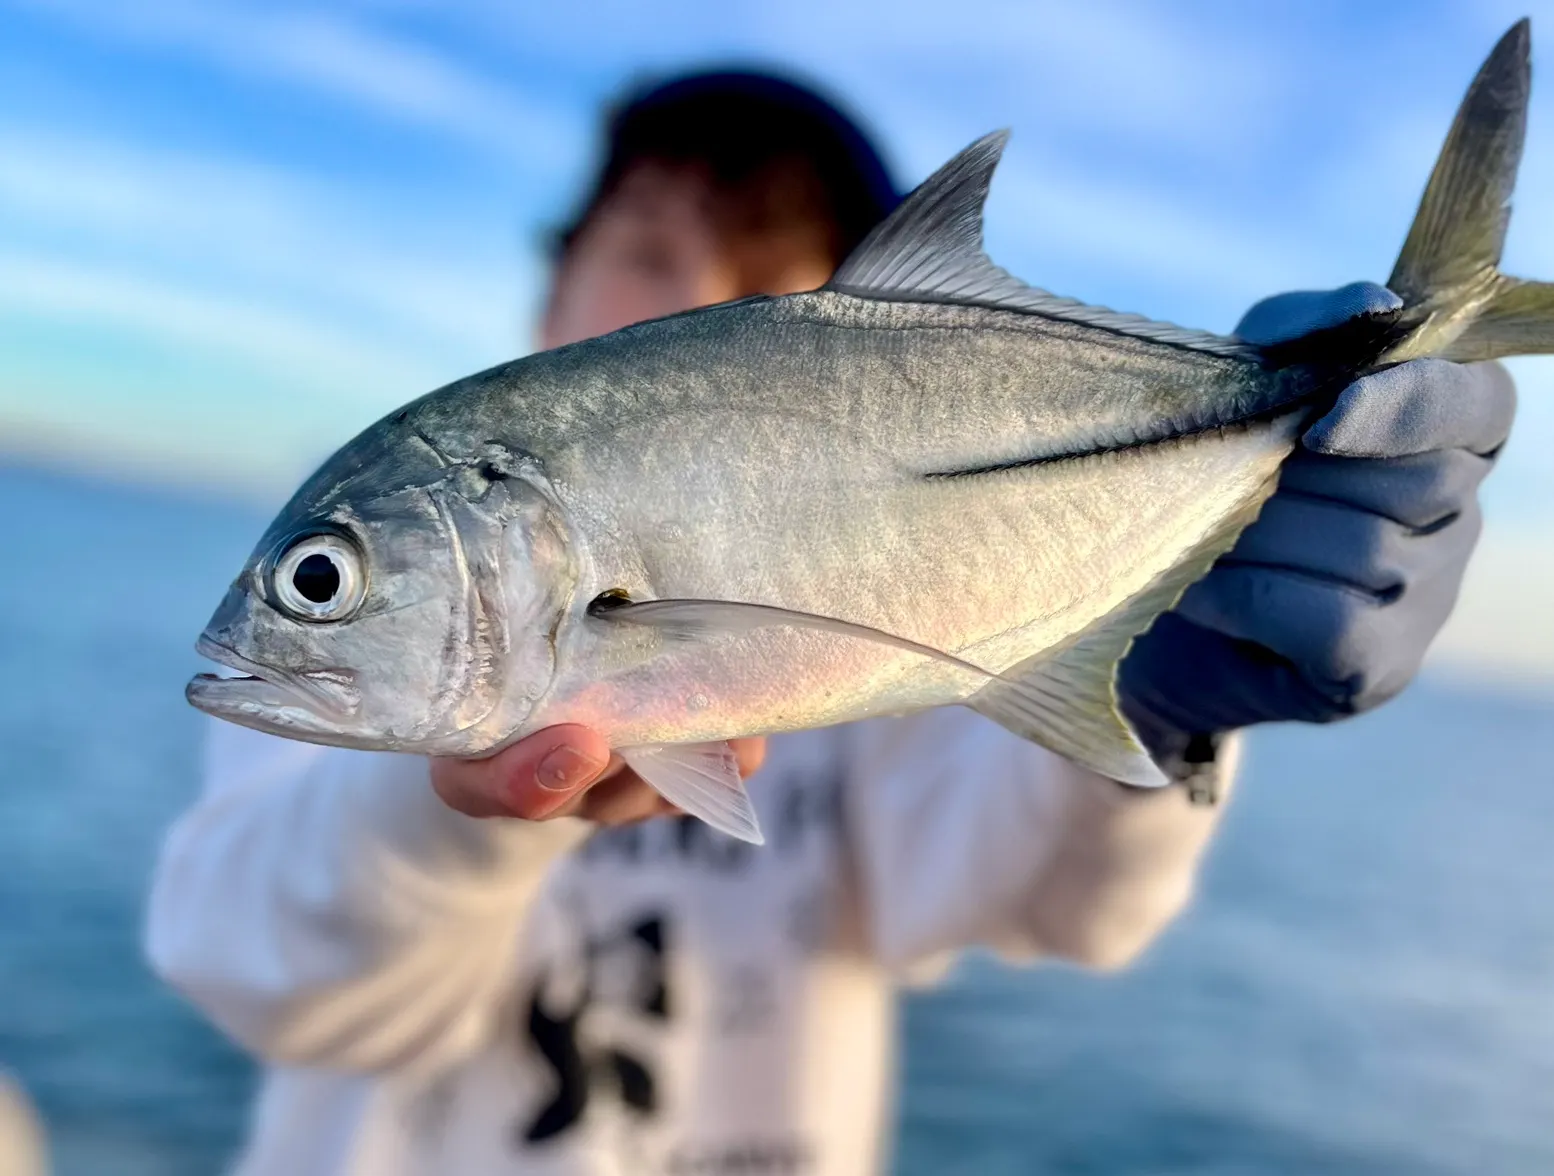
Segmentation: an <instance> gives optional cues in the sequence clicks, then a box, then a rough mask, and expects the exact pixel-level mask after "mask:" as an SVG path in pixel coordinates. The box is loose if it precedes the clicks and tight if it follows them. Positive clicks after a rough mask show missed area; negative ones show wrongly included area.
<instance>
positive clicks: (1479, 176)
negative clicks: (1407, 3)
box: [1382, 18, 1554, 363]
mask: <svg viewBox="0 0 1554 1176" xmlns="http://www.w3.org/2000/svg"><path fill="white" fill-rule="evenodd" d="M1531 46H1532V33H1531V28H1530V25H1529V22H1528V21H1527V20H1526V19H1525V18H1524V19H1522V20H1520V21H1518V22H1517V23H1516V24H1515V25H1513V26H1512V27H1511V29H1510V31H1509V32H1507V33H1506V34H1505V36H1503V37H1501V38H1500V42H1499V44H1497V45H1496V46H1495V48H1494V51H1493V52H1491V53H1490V55H1489V57H1488V59H1487V60H1486V61H1485V62H1484V64H1483V66H1481V67H1480V69H1479V71H1478V76H1477V77H1475V78H1474V79H1473V84H1472V85H1471V86H1469V87H1468V92H1467V95H1466V97H1464V98H1463V100H1462V105H1461V106H1460V107H1458V109H1457V117H1456V119H1455V120H1454V121H1453V122H1452V127H1451V131H1450V132H1449V133H1448V134H1447V136H1446V143H1445V145H1444V146H1443V147H1442V148H1441V154H1440V158H1439V159H1437V160H1436V163H1435V170H1434V171H1433V172H1431V173H1430V182H1429V184H1427V185H1426V186H1425V192H1424V196H1423V197H1422V198H1421V199H1420V201H1419V211H1418V213H1417V214H1416V215H1415V217H1414V223H1413V225H1412V226H1411V227H1410V228H1409V231H1408V239H1407V240H1406V241H1404V242H1403V251H1402V252H1401V253H1400V254H1399V255H1398V259H1397V264H1396V265H1395V266H1394V267H1393V269H1392V277H1391V278H1389V279H1388V280H1387V285H1388V287H1389V288H1391V289H1392V290H1393V291H1394V292H1395V293H1397V295H1398V296H1399V297H1401V298H1402V299H1403V302H1404V311H1403V315H1402V318H1401V321H1400V322H1399V324H1398V325H1399V327H1400V328H1402V329H1403V331H1404V333H1403V334H1402V337H1401V338H1399V339H1398V341H1397V343H1396V344H1395V345H1394V346H1393V347H1392V348H1391V349H1390V350H1388V351H1387V352H1386V354H1385V355H1383V356H1382V362H1383V363H1396V362H1399V361H1402V360H1405V359H1413V358H1415V357H1417V356H1421V355H1435V356H1440V357H1441V358H1443V359H1455V360H1480V359H1497V358H1500V357H1501V356H1508V355H1534V354H1544V353H1550V352H1554V283H1547V282H1527V281H1522V280H1521V279H1519V278H1512V277H1508V276H1506V275H1505V274H1502V273H1501V272H1500V270H1499V265H1500V252H1501V249H1502V247H1503V246H1504V245H1505V232H1506V227H1507V225H1508V224H1509V223H1510V219H1511V190H1512V189H1513V188H1514V187H1515V185H1516V171H1517V167H1518V165H1519V164H1520V163H1521V159H1522V143H1523V141H1524V139H1525V138H1526V132H1527V102H1528V97H1529V95H1530V93H1531V89H1532V65H1531Z"/></svg>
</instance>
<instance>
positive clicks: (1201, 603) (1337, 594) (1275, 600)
mask: <svg viewBox="0 0 1554 1176" xmlns="http://www.w3.org/2000/svg"><path fill="white" fill-rule="evenodd" d="M1480 526H1481V520H1480V516H1479V512H1478V509H1477V507H1476V506H1474V507H1472V508H1471V509H1469V510H1466V511H1464V512H1463V515H1462V516H1461V517H1460V518H1459V519H1457V520H1456V521H1455V522H1453V523H1452V524H1450V525H1449V526H1448V527H1446V528H1444V529H1443V530H1441V531H1438V532H1436V533H1434V534H1431V535H1427V536H1415V537H1411V539H1410V542H1414V543H1419V544H1425V545H1429V546H1430V547H1431V548H1432V549H1433V550H1432V551H1430V552H1429V553H1428V555H1429V562H1430V563H1431V564H1433V565H1434V566H1433V568H1432V569H1431V570H1430V571H1429V572H1428V573H1425V574H1420V575H1418V576H1414V577H1411V578H1409V579H1408V580H1407V581H1406V582H1405V583H1404V585H1403V590H1402V591H1401V592H1399V593H1397V594H1396V595H1394V596H1392V597H1391V598H1389V599H1384V598H1382V597H1380V596H1378V595H1377V594H1376V593H1374V592H1370V591H1367V590H1366V589H1363V588H1359V587H1355V586H1352V585H1349V584H1346V583H1341V582H1338V581H1335V580H1332V579H1328V578H1325V577H1322V576H1320V575H1312V574H1308V573H1303V572H1300V571H1295V570H1292V569H1289V568H1286V567H1279V568H1272V567H1267V566H1263V565H1258V564H1237V563H1234V562H1230V563H1224V564H1221V565H1220V566H1217V567H1215V569H1214V570H1213V572H1211V573H1210V575H1209V576H1207V577H1205V578H1204V579H1203V580H1202V581H1200V582H1199V583H1197V584H1195V585H1193V587H1192V588H1191V589H1189V590H1188V592H1187V594H1186V595H1185V596H1184V597H1183V599H1182V602H1181V603H1180V604H1179V605H1178V606H1177V610H1176V611H1177V612H1178V613H1180V614H1181V615H1182V616H1183V617H1185V618H1186V619H1187V620H1189V621H1192V622H1193V623H1195V624H1197V625H1200V626H1202V627H1203V628H1206V629H1212V630H1215V631H1216V632H1220V633H1223V634H1225V635H1226V636H1229V637H1235V638H1239V639H1240V640H1243V641H1251V642H1255V643H1257V644H1259V645H1262V646H1264V647H1265V648H1267V649H1269V650H1271V651H1273V652H1274V653H1276V654H1278V655H1280V656H1281V657H1284V658H1286V659H1288V660H1289V661H1290V662H1292V663H1294V665H1295V666H1296V667H1297V668H1298V669H1299V670H1300V671H1301V672H1302V673H1304V674H1305V675H1306V677H1307V678H1308V679H1309V680H1310V681H1311V682H1312V683H1313V685H1315V686H1316V687H1317V688H1318V689H1320V690H1322V691H1323V692H1324V693H1328V694H1330V695H1331V696H1332V697H1334V698H1341V699H1347V700H1348V701H1347V705H1348V706H1349V707H1350V708H1351V709H1364V708H1365V707H1366V706H1370V705H1374V704H1375V703H1376V702H1378V701H1381V700H1382V699H1384V698H1388V697H1391V695H1392V694H1393V693H1395V692H1396V691H1397V690H1399V689H1401V688H1402V686H1403V684H1404V683H1406V682H1407V681H1408V679H1409V678H1410V677H1412V676H1413V673H1414V671H1415V670H1416V669H1417V668H1418V666H1419V663H1420V661H1421V660H1422V659H1423V657H1424V654H1425V650H1426V649H1427V648H1428V646H1429V643H1430V641H1431V640H1432V639H1433V638H1434V636H1435V634H1436V633H1437V632H1438V631H1439V630H1440V627H1441V625H1443V624H1444V623H1445V621H1446V618H1447V616H1449V615H1450V613H1451V609H1452V605H1453V604H1454V603H1455V602H1456V598H1457V592H1458V589H1459V588H1460V587H1461V583H1462V574H1463V571H1464V570H1465V568H1466V566H1467V560H1466V555H1467V553H1468V552H1469V551H1471V550H1472V546H1473V544H1474V542H1475V541H1476V540H1477V537H1478V533H1479V530H1480Z"/></svg>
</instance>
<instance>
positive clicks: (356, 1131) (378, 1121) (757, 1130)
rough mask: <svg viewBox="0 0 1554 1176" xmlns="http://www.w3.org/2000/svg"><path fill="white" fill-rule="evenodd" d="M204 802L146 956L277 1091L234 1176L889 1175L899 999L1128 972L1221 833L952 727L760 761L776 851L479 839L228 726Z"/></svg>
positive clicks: (338, 756)
mask: <svg viewBox="0 0 1554 1176" xmlns="http://www.w3.org/2000/svg"><path fill="white" fill-rule="evenodd" d="M1218 771H1219V773H1220V775H1221V776H1222V777H1223V778H1224V779H1223V780H1222V783H1224V782H1227V781H1228V776H1229V774H1230V771H1231V769H1230V767H1229V766H1227V765H1224V764H1223V763H1222V766H1221V767H1220V768H1219V769H1218ZM207 776H208V779H207V786H206V789H205V792H204V794H203V796H202V797H201V799H200V800H199V802H198V803H197V804H196V805H195V806H194V808H193V809H192V810H191V811H190V812H188V813H187V814H186V815H185V816H184V817H183V818H182V819H181V820H180V821H179V823H178V824H177V825H176V826H175V827H174V828H173V830H172V831H171V833H170V835H169V837H168V839H167V842H166V845H165V847H164V850H163V853H162V857H161V861H160V864H159V867H158V871H157V875H156V880H155V885H154V889H153V894H152V898H151V904H150V917H149V926H148V932H147V942H148V951H149V955H150V958H151V960H152V963H153V965H154V967H155V968H156V970H157V971H158V972H159V973H160V974H161V975H162V976H164V977H165V978H167V979H168V980H169V981H171V982H172V983H173V984H174V985H176V986H177V987H179V988H180V989H182V990H183V991H184V992H185V993H186V994H187V995H188V996H189V997H190V998H191V999H192V1000H194V1001H195V1002H196V1003H197V1004H198V1005H200V1006H201V1007H202V1008H203V1009H204V1010H205V1011H206V1012H207V1013H208V1014H209V1016H210V1017H211V1018H212V1019H213V1020H214V1021H215V1022H216V1023H217V1024H218V1025H219V1026H221V1027H222V1028H223V1029H225V1030H226V1031H227V1032H228V1033H229V1034H231V1035H232V1036H233V1037H234V1038H236V1039H237V1040H238V1041H239V1042H241V1043H243V1044H244V1045H245V1046H247V1047H248V1048H249V1049H251V1050H253V1051H254V1052H255V1053H256V1054H258V1055H259V1056H260V1057H261V1058H263V1059H264V1060H265V1061H266V1062H267V1063H268V1064H269V1069H268V1072H267V1075H266V1080H265V1084H264V1088H263V1093H262V1096H261V1099H260V1102H259V1105H258V1107H257V1110H256V1114H255V1119H254V1123H253V1127H252V1131H251V1138H250V1141H249V1144H248V1146H247V1149H246V1151H245V1153H244V1155H243V1157H242V1159H241V1160H240V1162H239V1164H238V1167H237V1171H238V1173H240V1174H241V1176H497V1174H507V1173H554V1174H566V1176H576V1174H588V1176H603V1174H611V1176H613V1174H616V1173H632V1174H634V1176H635V1174H659V1173H662V1174H664V1176H703V1174H714V1173H724V1172H739V1173H785V1174H787V1173H792V1174H803V1176H858V1174H859V1173H866V1172H870V1171H874V1170H876V1169H877V1167H878V1166H879V1163H880V1160H881V1157H880V1154H879V1144H880V1139H881V1137H882V1134H883V1132H882V1127H883V1125H884V1123H885V1118H886V1114H887V1104H888V1098H889V1093H890V1079H891V1074H892V1069H893V1067H892V1064H891V1062H892V1040H891V1036H892V1019H893V1007H892V993H893V991H894V989H895V986H896V984H897V983H898V982H900V981H901V980H902V979H904V978H907V977H909V976H912V975H914V974H915V975H917V976H919V977H921V976H924V975H929V974H933V973H935V972H936V971H937V969H938V968H939V967H940V966H941V965H942V964H943V963H944V962H946V961H947V960H948V959H950V958H951V957H953V955H954V953H956V952H957V951H959V950H962V949H964V948H967V947H971V946H977V945H981V946H987V947H991V948H994V949H996V950H998V951H1000V952H1002V953H1005V954H1006V955H1009V956H1012V957H1015V958H1027V959H1028V958H1034V957H1037V956H1040V955H1044V954H1055V955H1061V956H1065V957H1067V958H1070V959H1074V960H1078V961H1080V962H1083V963H1089V964H1094V965H1099V966H1110V965H1117V964H1120V963H1122V962H1125V961H1126V960H1128V959H1129V958H1131V957H1132V956H1133V955H1134V954H1135V953H1136V952H1138V951H1139V950H1140V949H1141V948H1142V947H1143V946H1144V945H1145V944H1146V943H1147V942H1148V941H1149V939H1150V938H1151V937H1152V936H1153V935H1154V934H1156V932H1157V931H1158V930H1159V929H1160V928H1161V927H1162V926H1164V924H1165V923H1166V922H1167V921H1168V920H1169V919H1170V918H1171V916H1172V915H1173V914H1174V913H1175V912H1176V911H1177V910H1178V909H1180V907H1181V906H1182V905H1183V903H1184V902H1185V901H1186V899H1187V897H1188V895H1189V892H1190V890H1191V886H1192V881H1193V876H1194V873H1195V869H1196V865H1197V861H1198V859H1199V857H1200V854H1201V852H1202V849H1203V846H1204V845H1205V843H1206V841H1207V839H1208V837H1209V835H1210V833H1211V831H1212V827H1213V824H1214V822H1215V820H1216V819H1217V813H1218V808H1217V807H1203V806H1193V805H1190V804H1189V803H1188V801H1187V798H1186V796H1185V795H1184V792H1183V790H1182V789H1180V788H1171V789H1166V790H1162V791H1160V792H1157V793H1137V792H1131V791H1128V790H1125V789H1123V788H1122V787H1120V786H1119V785H1116V784H1114V783H1112V782H1111V781H1107V780H1102V779H1099V778H1096V777H1094V776H1091V775H1089V774H1087V773H1085V772H1083V771H1081V770H1079V769H1077V768H1074V767H1073V766H1071V765H1069V764H1068V763H1066V762H1064V761H1061V760H1059V759H1057V758H1056V757H1053V756H1051V755H1049V754H1047V753H1046V752H1043V751H1042V750H1041V749H1039V748H1037V747H1034V746H1032V745H1031V744H1029V743H1025V742H1023V741H1022V740H1019V739H1017V738H1015V737H1014V736H1012V735H1010V734H1008V733H1007V732H1005V731H1003V730H1001V729H999V728H998V727H996V726H994V725H993V724H991V723H989V722H986V721H985V720H982V719H980V718H978V717H976V716H974V715H972V714H970V713H969V712H965V711H960V710H942V711H936V712H931V713H928V714H925V715H919V716H916V717H914V718H910V719H881V720H874V721H871V722H867V723H859V724H855V725H852V726H848V727H839V728H833V729H831V730H827V731H818V732H809V733H805V734H800V735H789V736H783V737H780V738H776V739H773V740H772V741H771V744H770V748H769V754H768V759H767V763H766V766H765V767H764V768H763V770H762V771H761V772H760V773H758V774H757V775H756V776H755V777H754V778H753V779H752V780H751V781H750V783H749V787H750V791H751V795H752V797H753V799H754V802H755V805H756V808H757V810H758V812H759V814H760V820H761V824H762V826H763V828H764V829H765V830H766V831H767V834H768V842H767V845H766V846H764V847H762V848H756V847H753V846H750V845H746V844H743V843H741V842H735V841H732V840H730V839H727V838H724V837H722V836H721V835H719V834H716V833H714V832H712V831H710V830H709V829H708V828H707V827H706V826H704V825H702V824H700V823H699V822H696V821H693V820H691V819H689V818H679V819H675V818H660V819H656V820H653V821H649V822H646V823H643V824H640V825H635V826H630V827H625V828H621V829H614V830H602V831H594V830H593V829H592V828H591V827H590V826H588V825H586V824H584V823H583V822H580V821H574V820H564V821H553V822H545V823H529V822H522V821H515V820H489V821H476V820H472V819H470V818H467V817H463V816H460V815H459V814H457V813H454V812H452V811H451V810H449V809H447V808H446V807H444V806H443V805H442V804H441V803H440V802H439V801H438V800H437V799H436V798H435V796H434V795H433V793H432V791H431V788H430V786H429V778H428V767H427V764H426V761H425V760H421V759H417V758H414V757H411V756H403V755H389V754H383V755H375V754H368V753H362V752H347V751H339V750H333V749H323V748H317V747H312V746H309V745H305V744H300V743H291V742H287V741H284V740H279V739H274V738H270V737H267V736H263V735H257V734H254V733H252V732H249V731H244V730H242V729H240V728H236V727H230V726H226V725H221V724H217V725H216V726H215V728H214V730H213V732H212V736H211V740H210V745H209V753H208V762H207Z"/></svg>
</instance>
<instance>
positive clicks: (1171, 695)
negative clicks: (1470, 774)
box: [1118, 283, 1516, 777]
mask: <svg viewBox="0 0 1554 1176" xmlns="http://www.w3.org/2000/svg"><path fill="white" fill-rule="evenodd" d="M1397 305H1398V300H1397V298H1396V296H1394V295H1393V294H1392V293H1391V292H1390V291H1388V290H1386V289H1384V288H1383V287H1381V286H1376V285H1373V284H1371V283H1357V284H1355V285H1352V286H1345V287H1343V288H1342V289H1340V290H1335V291H1330V292H1322V293H1299V294H1281V295H1278V296H1276V297H1274V298H1270V299H1267V300H1266V301H1263V302H1260V303H1258V304H1257V305H1256V306H1254V307H1253V308H1252V309H1251V310H1250V311H1248V312H1247V315H1246V317H1245V318H1244V319H1242V320H1241V323H1240V325H1239V326H1238V327H1237V329H1236V333H1237V334H1238V335H1240V336H1241V337H1242V338H1244V339H1247V340H1248V341H1250V342H1254V343H1258V344H1264V345H1267V344H1271V343H1280V342H1288V341H1291V340H1293V339H1297V338H1300V337H1301V336H1303V335H1306V334H1308V333H1310V332H1312V331H1315V330H1321V329H1324V328H1328V327H1334V326H1338V325H1341V324H1343V323H1344V322H1346V321H1348V320H1349V319H1350V318H1352V317H1354V316H1356V315H1361V314H1367V313H1375V312H1377V311H1383V310H1388V309H1391V308H1394V307H1396V306H1397ZM1515 408H1516V389H1515V385H1514V384H1513V383H1512V382H1511V378H1510V376H1509V375H1508V374H1507V373H1506V371H1505V369H1504V368H1502V367H1501V366H1500V365H1499V364H1496V363H1483V364H1473V365H1470V366H1464V365H1460V364H1454V363H1448V362H1446V361H1444V360H1437V359H1416V360H1412V361H1410V362H1408V363H1403V364H1399V365H1398V366H1396V367H1393V368H1388V369H1386V370H1385V371H1381V372H1377V373H1375V374H1374V375H1369V376H1366V377H1364V378H1363V379H1360V380H1357V381H1355V383H1353V384H1351V385H1350V386H1349V387H1348V388H1347V389H1345V390H1344V392H1343V393H1342V394H1341V395H1340V396H1339V398H1338V403H1337V405H1336V406H1335V407H1334V408H1333V409H1332V411H1331V412H1329V413H1328V414H1327V415H1326V416H1324V417H1322V418H1321V419H1320V420H1318V421H1317V422H1316V423H1315V424H1314V425H1312V426H1311V427H1310V428H1309V429H1308V430H1307V431H1306V434H1305V436H1304V437H1303V438H1302V440H1301V445H1300V446H1299V447H1298V448H1297V449H1296V450H1295V452H1294V453H1293V454H1292V455H1291V456H1290V458H1289V459H1288V460H1287V461H1286V463H1285V466H1284V469H1283V471H1282V474H1281V476H1280V480H1279V489H1278V491H1277V492H1276V493H1275V494H1274V495H1273V497H1272V498H1270V499H1269V500H1268V503H1267V504H1266V505H1265V506H1264V508H1263V512H1262V514H1261V516H1260V517H1259V518H1258V520H1257V522H1256V523H1254V524H1253V525H1252V526H1251V527H1249V528H1247V530H1246V532H1245V533H1244V534H1243V535H1242V536H1241V539H1240V541H1239V542H1238V543H1237V544H1236V546H1235V548H1234V549H1233V550H1232V551H1231V552H1230V553H1229V554H1227V555H1225V556H1224V557H1223V558H1221V559H1220V561H1219V562H1218V563H1217V564H1216V565H1215V566H1214V568H1213V570H1212V571H1211V572H1210V573H1209V574H1208V575H1207V576H1205V577H1204V578H1203V579H1202V580H1200V581H1199V582H1198V583H1197V584H1195V585H1193V586H1192V587H1191V588H1190V589H1188V591H1187V593H1186V594H1185V595H1184V596H1183V598H1182V600H1181V602H1180V604H1178V605H1177V607H1176V609H1175V610H1173V611H1172V612H1169V613H1166V614H1165V615H1164V616H1162V617H1161V618H1160V619H1159V620H1158V621H1157V622H1156V623H1155V625H1154V627H1153V628H1152V629H1151V630H1150V631H1149V632H1148V633H1146V634H1145V635H1144V636H1142V637H1140V638H1139V640H1138V641H1136V642H1135V643H1134V646H1133V648H1132V649H1131V650H1130V651H1129V652H1128V655H1127V657H1126V658H1124V660H1123V663H1122V666H1121V668H1120V671H1119V674H1118V693H1119V697H1120V702H1121V704H1122V710H1123V713H1124V714H1125V715H1126V716H1127V717H1128V719H1129V720H1130V721H1131V722H1132V723H1133V725H1134V727H1135V728H1136V729H1137V730H1138V732H1139V736H1140V738H1142V739H1143V740H1144V743H1145V745H1146V746H1147V747H1148V748H1149V749H1150V751H1151V752H1152V753H1154V755H1155V757H1156V759H1157V760H1158V761H1159V762H1160V763H1161V765H1162V767H1164V768H1165V769H1166V770H1167V772H1171V773H1174V774H1176V775H1178V776H1183V777H1185V776H1188V775H1190V774H1191V770H1192V765H1193V764H1194V763H1198V762H1202V761H1205V760H1208V759H1212V751H1213V744H1214V738H1213V737H1214V736H1217V735H1218V734H1220V733H1223V732H1226V731H1230V730H1234V729H1236V728H1239V727H1247V726H1251V725H1252V724H1254V723H1268V722H1277V721H1280V720H1291V719H1293V720H1300V721H1302V722H1308V723H1324V722H1329V721H1331V720H1333V719H1339V718H1343V717H1345V716H1347V715H1353V714H1358V713H1359V712H1361V711H1365V710H1369V709H1370V708H1372V707H1374V706H1377V705H1379V704H1380V703H1382V702H1385V701H1386V700H1387V699H1389V698H1391V697H1392V696H1393V695H1395V694H1397V693H1398V691H1400V690H1402V689H1403V687H1404V686H1405V685H1407V684H1408V682H1409V680H1410V679H1411V678H1412V677H1413V676H1414V673H1415V672H1416V671H1417V670H1418V668H1419V664H1420V662H1421V660H1422V659H1423V658H1424V654H1425V650H1426V649H1427V648H1428V647H1429V645H1430V642H1431V641H1432V640H1433V639H1434V637H1435V635H1436V633H1438V632H1439V631H1440V628H1441V626H1442V625H1443V624H1444V623H1445V621H1446V618H1447V615H1448V614H1449V613H1450V612H1451V609H1452V605H1453V604H1454V603H1455V602H1456V599H1457V590H1458V587H1459V586H1460V584H1461V583H1462V575H1463V571H1464V570H1465V569H1466V567H1467V562H1468V555H1469V553H1470V552H1471V551H1472V550H1473V545H1474V543H1475V542H1476V541H1477V539H1478V534H1479V529H1480V523H1481V519H1480V515H1479V508H1478V502H1477V497H1476V491H1477V488H1478V484H1479V483H1480V482H1481V481H1483V479H1484V477H1485V475H1487V474H1488V473H1489V470H1490V468H1491V466H1492V465H1493V464H1494V460H1495V456H1496V454H1497V453H1498V452H1499V450H1500V447H1501V445H1502V444H1504V442H1505V439H1506V435H1507V434H1508V433H1509V431H1510V428H1511V418H1512V416H1513V414H1514V412H1515Z"/></svg>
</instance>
